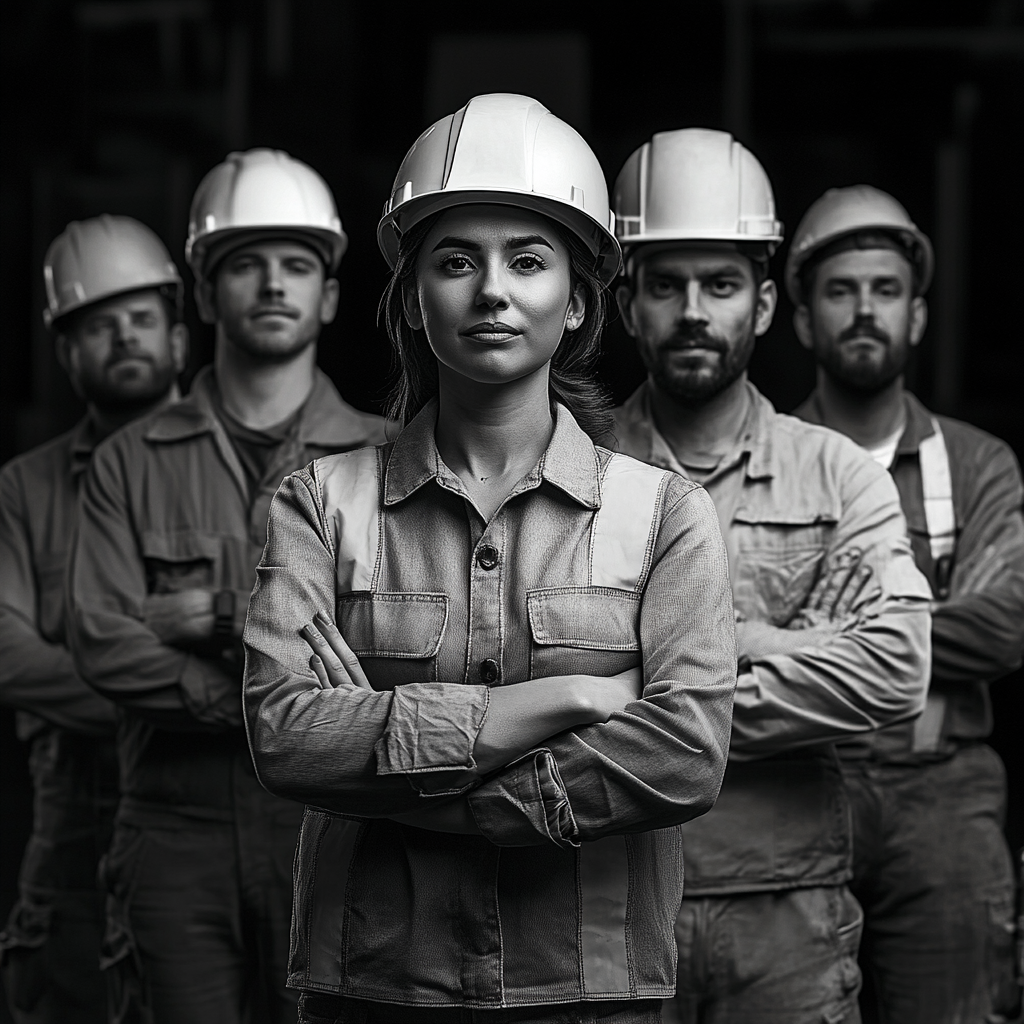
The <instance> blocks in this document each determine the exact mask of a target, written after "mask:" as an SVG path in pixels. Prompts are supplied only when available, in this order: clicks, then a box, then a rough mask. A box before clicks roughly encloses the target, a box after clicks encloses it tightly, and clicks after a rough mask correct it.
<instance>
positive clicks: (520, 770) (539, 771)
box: [468, 748, 580, 849]
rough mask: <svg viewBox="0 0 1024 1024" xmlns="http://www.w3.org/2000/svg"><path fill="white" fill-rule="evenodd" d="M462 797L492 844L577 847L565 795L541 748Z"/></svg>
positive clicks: (546, 752)
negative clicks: (546, 844)
mask: <svg viewBox="0 0 1024 1024" xmlns="http://www.w3.org/2000/svg"><path fill="white" fill-rule="evenodd" d="M468 800H469V807H470V810H471V811H472V812H473V817H474V819H475V820H476V824H477V827H478V828H479V829H480V831H481V833H483V835H484V836H485V838H487V839H489V840H490V841H491V842H492V843H494V844H495V846H541V845H542V844H544V843H545V842H550V843H554V844H555V846H558V847H561V848H563V849H569V848H571V847H576V846H579V845H580V833H579V829H578V828H577V826H576V819H575V817H574V816H573V813H572V806H571V805H570V803H569V795H568V793H566V791H565V786H564V785H563V784H562V777H561V775H560V774H559V772H558V763H557V762H556V761H555V758H554V755H553V754H552V753H551V751H550V750H548V749H547V748H541V749H539V750H531V751H530V752H529V753H528V754H526V755H524V756H523V757H522V758H520V759H519V760H518V761H513V762H512V764H510V765H509V766H508V767H507V768H505V770H504V771H502V772H501V774H500V775H497V776H495V777H494V778H493V779H490V780H489V781H488V782H485V783H484V784H483V785H482V786H480V787H478V788H477V789H474V790H473V791H472V792H471V793H470V794H469V797H468Z"/></svg>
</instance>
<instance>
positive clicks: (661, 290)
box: [646, 277, 675, 299]
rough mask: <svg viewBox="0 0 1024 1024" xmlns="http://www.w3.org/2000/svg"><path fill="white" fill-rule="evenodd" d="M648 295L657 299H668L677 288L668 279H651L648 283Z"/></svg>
mask: <svg viewBox="0 0 1024 1024" xmlns="http://www.w3.org/2000/svg"><path fill="white" fill-rule="evenodd" d="M646 286H647V294H648V295H651V296H652V297H653V298H655V299H667V298H669V296H671V295H672V294H673V292H674V291H675V287H674V286H673V284H672V282H671V281H670V280H669V279H668V278H667V277H650V278H648V279H647V281H646Z"/></svg>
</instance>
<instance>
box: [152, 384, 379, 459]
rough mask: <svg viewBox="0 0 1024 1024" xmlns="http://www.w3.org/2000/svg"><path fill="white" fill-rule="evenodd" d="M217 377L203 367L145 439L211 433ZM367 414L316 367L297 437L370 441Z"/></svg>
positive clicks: (321, 442)
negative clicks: (355, 406) (189, 387)
mask: <svg viewBox="0 0 1024 1024" xmlns="http://www.w3.org/2000/svg"><path fill="white" fill-rule="evenodd" d="M215 388H216V380H215V378H214V375H213V367H212V366H204V367H203V368H202V369H201V370H200V371H199V372H198V373H197V374H196V376H195V379H194V380H193V381H192V387H191V389H190V390H189V393H188V395H187V396H186V397H185V398H183V399H182V400H181V401H180V402H176V403H175V404H174V405H172V406H169V407H168V408H167V409H164V410H162V411H161V412H159V413H157V414H156V415H155V416H154V417H153V420H152V422H151V423H150V425H149V428H148V429H147V431H146V440H147V441H169V442H173V441H181V440H184V439H186V438H189V437H196V436H198V435H200V434H206V433H210V432H211V431H212V430H213V429H214V421H215V419H216V418H217V414H216V411H215V410H216V405H215V401H214V389H215ZM371 420H372V418H371V417H370V416H367V415H365V414H363V413H361V412H359V411H358V410H356V409H353V408H352V407H351V406H350V405H348V404H347V403H346V402H344V401H343V400H342V397H341V395H339V394H338V391H337V389H336V388H335V386H334V385H333V384H332V383H331V380H330V378H329V377H328V376H327V374H325V373H324V372H323V370H321V369H319V368H317V370H316V372H315V377H314V380H313V390H312V391H311V392H310V394H309V398H307V399H306V402H305V404H304V405H303V407H302V415H301V416H300V418H299V429H298V440H299V443H300V444H301V445H303V446H306V445H311V446H314V447H317V448H352V447H358V446H359V445H360V443H367V444H369V443H372V441H373V440H375V439H376V436H377V434H376V431H374V430H372V429H371Z"/></svg>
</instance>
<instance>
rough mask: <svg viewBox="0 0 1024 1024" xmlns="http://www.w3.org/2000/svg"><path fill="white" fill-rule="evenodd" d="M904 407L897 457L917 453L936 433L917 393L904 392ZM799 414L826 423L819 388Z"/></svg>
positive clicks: (820, 424) (798, 410) (929, 415)
mask: <svg viewBox="0 0 1024 1024" xmlns="http://www.w3.org/2000/svg"><path fill="white" fill-rule="evenodd" d="M903 407H904V409H905V411H906V419H907V422H906V424H905V425H904V427H903V433H902V434H901V435H900V440H899V444H897V445H896V457H897V458H898V457H899V456H900V455H916V454H917V451H918V449H919V448H920V447H921V442H922V441H923V440H924V439H925V438H926V437H931V436H932V434H934V433H935V425H934V424H933V423H932V417H931V413H930V412H928V410H927V409H926V408H925V407H924V406H923V405H922V404H921V402H920V401H919V400H918V398H917V396H916V395H913V394H911V392H909V391H904V392H903ZM797 413H798V415H799V416H800V417H801V418H802V419H805V420H807V421H808V422H809V423H817V424H818V425H819V426H824V425H825V413H824V410H823V409H822V407H821V396H820V395H819V394H818V391H817V388H815V390H814V391H812V392H811V394H810V395H809V397H808V398H807V400H806V401H805V402H804V403H803V404H802V405H801V406H800V407H799V408H798V409H797Z"/></svg>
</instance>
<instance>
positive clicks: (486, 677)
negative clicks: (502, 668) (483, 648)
mask: <svg viewBox="0 0 1024 1024" xmlns="http://www.w3.org/2000/svg"><path fill="white" fill-rule="evenodd" d="M497 680H498V663H497V662H496V661H495V660H494V659H493V658H484V660H483V661H481V662H480V681H481V682H482V683H488V684H490V683H494V682H497Z"/></svg>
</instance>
